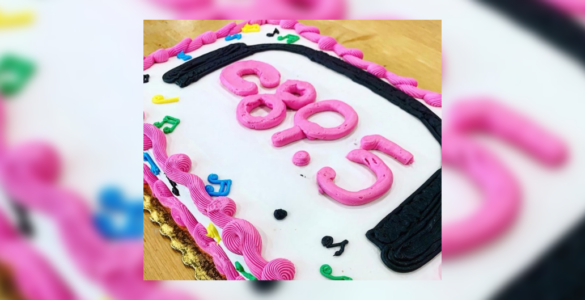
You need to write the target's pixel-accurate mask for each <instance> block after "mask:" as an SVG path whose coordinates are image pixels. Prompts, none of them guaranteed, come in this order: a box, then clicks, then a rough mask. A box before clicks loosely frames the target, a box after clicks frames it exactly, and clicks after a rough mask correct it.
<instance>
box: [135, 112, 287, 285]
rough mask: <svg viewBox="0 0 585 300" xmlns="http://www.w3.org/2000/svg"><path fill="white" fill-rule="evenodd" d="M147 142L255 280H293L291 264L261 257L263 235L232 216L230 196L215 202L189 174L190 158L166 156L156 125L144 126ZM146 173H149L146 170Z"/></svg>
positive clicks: (233, 206)
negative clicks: (243, 262) (186, 189)
mask: <svg viewBox="0 0 585 300" xmlns="http://www.w3.org/2000/svg"><path fill="white" fill-rule="evenodd" d="M147 140H150V142H149V143H148V145H150V144H151V145H152V149H153V154H154V159H155V160H156V162H157V163H158V164H159V166H160V167H161V169H162V170H163V171H164V173H165V174H166V175H167V176H168V177H169V178H170V179H171V180H173V181H175V182H176V183H178V184H181V185H184V186H186V187H187V188H188V189H189V193H190V195H191V199H192V200H193V202H194V203H195V205H196V206H197V209H198V210H199V211H200V212H201V213H202V214H204V215H206V216H208V217H209V218H210V219H211V221H212V222H213V223H214V224H215V225H216V226H218V227H220V228H223V231H222V240H223V242H224V244H225V245H226V247H227V248H228V250H230V251H231V252H233V253H236V254H238V255H243V256H244V261H245V262H246V265H248V267H249V268H250V272H251V273H252V274H253V275H254V276H255V277H256V278H258V279H260V280H292V279H294V274H295V268H294V264H293V263H292V262H290V261H289V260H286V259H282V258H279V259H275V260H272V261H270V262H268V261H266V260H265V259H264V258H263V257H262V255H261V252H262V239H261V237H260V233H259V232H258V230H257V229H256V228H255V227H254V226H253V225H252V224H250V223H249V222H248V221H246V220H242V219H238V218H234V217H233V215H234V213H235V211H236V204H235V202H234V201H233V200H232V199H230V198H228V197H217V198H216V199H215V200H213V199H212V198H211V197H210V196H209V195H208V194H207V192H206V191H205V184H204V182H203V180H201V178H199V177H198V176H197V175H195V174H191V173H189V170H190V169H191V160H190V159H189V157H188V156H187V155H185V154H174V155H171V156H170V157H169V156H167V153H166V143H167V141H166V137H165V135H164V133H163V132H162V131H160V130H159V129H158V128H156V127H155V126H153V125H151V124H147V123H144V141H145V144H144V147H146V146H147V142H146V141H147ZM144 172H145V174H146V169H144ZM145 180H146V179H145ZM167 190H168V189H167ZM163 201H165V200H163ZM208 245H209V244H208Z"/></svg>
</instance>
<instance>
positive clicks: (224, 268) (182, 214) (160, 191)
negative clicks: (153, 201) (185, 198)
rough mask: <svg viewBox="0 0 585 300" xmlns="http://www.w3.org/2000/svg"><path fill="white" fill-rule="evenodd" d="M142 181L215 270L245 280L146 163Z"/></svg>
mask: <svg viewBox="0 0 585 300" xmlns="http://www.w3.org/2000/svg"><path fill="white" fill-rule="evenodd" d="M143 166H144V169H143V174H144V181H145V182H147V183H148V185H149V186H150V187H152V193H153V195H154V196H155V197H156V198H157V199H158V200H159V201H160V203H161V204H162V205H164V206H165V207H167V208H170V209H171V215H172V217H173V220H175V222H176V223H177V224H178V225H179V226H183V227H186V228H187V230H188V231H189V233H190V234H191V236H192V237H193V239H194V240H195V243H197V245H198V246H199V247H201V248H202V249H203V251H205V252H207V253H208V254H209V255H211V257H212V258H213V262H214V264H215V267H216V268H217V270H218V271H219V272H220V273H221V274H223V275H225V277H226V278H227V279H228V280H245V278H244V277H243V276H241V275H240V274H239V273H238V272H237V271H236V268H234V266H233V265H232V263H231V261H230V259H229V258H228V257H227V255H226V254H225V252H224V251H223V249H222V248H221V247H220V246H219V245H217V243H216V242H215V240H214V239H212V238H210V237H208V236H206V234H207V230H206V229H205V227H204V226H203V225H201V223H199V222H197V219H196V218H195V216H193V214H191V212H190V211H189V209H188V208H187V207H186V206H185V205H184V204H183V203H181V201H179V200H178V199H177V198H176V197H175V196H174V195H173V194H172V193H171V191H169V188H168V187H167V186H166V185H165V183H164V182H163V181H162V180H159V179H158V178H157V177H156V176H154V174H152V172H150V168H149V167H148V166H147V165H143Z"/></svg>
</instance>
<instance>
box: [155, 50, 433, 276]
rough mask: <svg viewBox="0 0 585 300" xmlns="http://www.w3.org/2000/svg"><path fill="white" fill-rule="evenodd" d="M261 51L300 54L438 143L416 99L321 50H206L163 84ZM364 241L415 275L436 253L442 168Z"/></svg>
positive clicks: (191, 78) (184, 82) (183, 81)
mask: <svg viewBox="0 0 585 300" xmlns="http://www.w3.org/2000/svg"><path fill="white" fill-rule="evenodd" d="M264 51H287V52H291V53H296V54H300V55H303V56H305V57H307V58H308V59H310V60H311V61H313V62H315V63H318V64H320V65H322V66H324V67H326V68H328V69H330V70H332V71H335V72H337V73H339V74H342V75H344V76H347V77H348V78H350V79H351V80H352V81H354V82H355V83H357V84H360V85H362V86H364V87H366V88H368V89H370V90H371V91H372V92H374V93H376V94H377V95H379V96H381V97H383V98H385V99H386V100H388V101H389V102H391V103H392V104H394V105H396V106H398V107H400V108H401V109H402V110H404V111H405V112H407V113H409V114H411V115H412V116H413V117H415V118H417V119H419V120H420V121H421V122H422V123H423V125H424V126H425V127H426V128H427V129H428V130H429V132H430V133H431V135H432V136H433V137H434V138H435V140H436V141H437V142H438V143H439V144H441V119H440V118H439V117H437V116H436V115H435V114H434V113H433V112H432V111H431V110H430V109H429V108H427V107H426V106H425V105H424V104H422V103H421V102H419V101H418V100H416V99H414V98H412V97H411V96H409V95H407V94H405V93H404V92H402V91H400V90H398V89H396V88H395V87H393V86H392V85H390V84H388V83H387V82H385V81H384V80H381V79H380V78H378V77H376V76H375V75H372V74H370V73H368V72H366V71H364V70H362V69H360V68H358V67H356V66H353V65H351V64H349V63H347V62H345V61H343V60H341V59H339V58H336V57H333V56H331V55H329V54H327V53H324V52H322V51H317V50H313V49H311V48H308V47H305V46H301V45H292V44H261V45H253V46H247V45H246V44H243V43H235V44H230V45H229V46H226V47H223V48H221V49H218V50H215V51H212V52H209V53H207V54H205V55H202V56H200V57H197V58H195V59H192V60H190V61H188V62H186V63H184V64H182V65H180V66H178V67H176V68H174V69H172V70H170V71H169V72H167V73H166V74H164V76H163V80H164V81H165V82H167V83H175V84H177V85H179V86H180V87H186V86H188V85H189V84H191V83H194V82H197V81H198V80H199V79H201V78H203V77H204V76H205V75H207V74H210V73H212V72H214V71H216V70H219V69H221V68H223V67H225V66H227V65H229V64H231V63H233V62H236V61H238V60H241V59H243V58H246V57H248V56H250V55H253V54H255V53H259V52H264ZM366 237H367V238H368V239H369V240H370V241H371V242H373V243H374V244H375V245H376V246H378V247H379V248H380V250H381V251H382V255H381V257H382V261H383V262H384V264H385V265H386V266H388V267H389V268H390V269H392V270H394V271H397V272H410V271H414V270H416V269H418V268H420V267H421V266H423V265H424V264H425V263H427V262H428V261H429V260H431V259H432V258H433V257H435V256H436V255H437V254H439V253H440V252H441V169H439V170H437V171H436V172H435V173H434V174H433V175H432V176H431V177H430V178H429V179H428V180H427V181H426V182H425V183H424V184H423V185H422V186H421V187H419V188H418V189H417V190H416V191H415V192H414V193H413V194H412V195H410V196H409V197H408V198H407V199H406V200H405V201H404V202H403V203H402V204H401V205H400V206H399V207H398V208H396V209H395V210H394V211H392V212H391V213H390V214H388V215H387V216H386V217H385V218H384V219H382V220H381V221H380V222H379V223H378V225H376V227H374V228H373V229H371V230H369V231H368V232H367V233H366Z"/></svg>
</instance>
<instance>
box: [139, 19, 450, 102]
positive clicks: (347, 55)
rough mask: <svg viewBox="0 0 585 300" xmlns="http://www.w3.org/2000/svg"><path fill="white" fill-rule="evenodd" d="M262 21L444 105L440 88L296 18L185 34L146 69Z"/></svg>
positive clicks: (157, 54)
mask: <svg viewBox="0 0 585 300" xmlns="http://www.w3.org/2000/svg"><path fill="white" fill-rule="evenodd" d="M248 23H249V24H259V25H265V24H270V25H279V26H280V27H281V28H283V29H294V30H295V31H296V32H297V34H299V35H300V36H302V37H304V38H306V39H308V40H310V41H312V42H314V43H316V44H318V46H319V49H321V50H326V51H334V52H335V54H337V55H338V56H339V57H341V58H343V60H345V61H346V62H348V63H350V64H352V65H354V66H356V67H359V68H361V69H364V70H366V71H368V72H369V73H371V74H373V75H375V76H376V77H378V78H384V79H386V80H388V82H389V83H391V84H392V85H394V86H395V87H396V88H397V89H399V90H401V91H403V92H405V93H406V94H408V95H409V96H412V97H414V98H419V99H422V100H424V101H425V102H426V103H427V104H428V105H431V106H435V107H441V106H442V95H441V94H439V93H436V92H432V91H428V90H424V89H421V88H419V87H418V82H417V81H416V79H414V78H408V77H402V76H399V75H396V74H394V73H392V72H390V71H388V70H386V69H385V68H384V67H383V66H381V65H378V64H376V63H373V62H370V61H367V60H363V57H364V54H363V52H362V51H361V50H360V49H351V48H345V47H344V46H343V45H341V44H339V43H337V41H336V40H335V39H334V38H332V37H330V36H325V35H321V34H320V31H319V28H317V27H315V26H306V25H303V24H302V23H299V22H298V21H296V20H247V21H244V22H240V23H239V24H236V23H235V22H230V23H228V24H227V25H225V26H223V27H222V28H220V29H219V30H217V31H215V32H214V31H207V32H204V33H202V34H200V35H199V36H197V37H196V38H194V39H191V38H189V37H187V38H184V39H183V40H182V41H180V42H179V43H178V44H176V45H175V46H173V47H170V48H166V49H165V48H161V49H158V50H156V51H154V52H153V53H151V54H149V55H148V56H146V57H143V70H147V69H148V68H150V67H152V66H153V65H154V64H155V63H163V62H166V61H168V60H169V58H170V57H172V56H176V55H177V54H178V53H179V52H181V51H184V52H185V53H188V52H192V51H195V50H197V49H199V48H201V47H202V46H203V45H207V44H211V43H214V42H215V41H216V40H217V39H221V38H224V37H226V36H227V35H231V34H236V33H239V32H241V31H242V27H244V25H246V24H248Z"/></svg>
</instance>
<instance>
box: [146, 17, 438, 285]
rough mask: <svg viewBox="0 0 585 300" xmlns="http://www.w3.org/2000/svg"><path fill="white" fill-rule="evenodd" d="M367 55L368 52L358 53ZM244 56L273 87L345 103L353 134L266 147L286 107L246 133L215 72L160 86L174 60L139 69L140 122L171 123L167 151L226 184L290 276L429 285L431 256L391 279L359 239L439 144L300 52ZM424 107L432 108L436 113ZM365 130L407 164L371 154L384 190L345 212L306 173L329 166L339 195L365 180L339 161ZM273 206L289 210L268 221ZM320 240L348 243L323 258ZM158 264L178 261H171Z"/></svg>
mask: <svg viewBox="0 0 585 300" xmlns="http://www.w3.org/2000/svg"><path fill="white" fill-rule="evenodd" d="M274 27H275V26H270V25H266V26H262V29H261V31H260V32H255V33H243V34H242V39H241V40H239V41H230V42H226V41H225V40H223V39H222V40H217V41H216V42H215V43H213V44H210V45H206V46H204V47H202V48H200V49H198V50H196V51H194V52H191V53H189V55H192V56H193V57H194V58H195V57H197V56H200V55H203V54H205V53H208V52H210V51H213V50H216V49H219V48H221V47H225V46H226V45H228V44H229V43H233V42H243V43H247V44H250V45H251V44H261V43H283V42H279V41H277V40H276V37H272V38H269V37H266V33H268V32H272V31H273V30H274ZM279 30H280V32H281V35H286V34H295V33H294V31H293V30H286V29H280V28H279ZM324 34H326V32H324ZM295 44H301V45H304V46H308V47H310V48H313V49H317V46H316V45H315V44H314V43H313V42H310V41H308V40H306V39H304V38H302V37H301V39H300V40H299V41H298V42H296V43H295ZM329 54H331V53H329ZM333 55H334V54H333ZM367 57H368V53H365V58H366V59H367ZM245 59H246V60H249V59H253V60H258V61H263V62H266V63H269V64H271V65H272V66H274V67H275V68H276V69H277V70H278V71H279V72H280V74H281V83H282V82H284V81H286V80H287V79H294V80H303V81H308V82H310V83H311V84H313V85H314V87H315V89H316V91H317V102H318V101H321V100H326V99H339V100H341V101H344V102H346V103H347V104H349V105H351V106H352V107H353V108H354V109H355V110H356V112H357V113H358V115H359V118H360V121H359V123H358V125H357V127H356V129H355V130H354V131H353V132H352V133H350V134H349V135H348V136H347V137H344V138H341V139H338V140H334V141H310V140H307V139H304V140H301V141H298V142H295V143H292V144H290V145H287V146H284V147H279V148H276V147H274V146H272V143H271V136H272V134H274V133H275V132H278V131H282V130H284V129H286V128H290V127H292V126H293V115H294V113H295V111H292V110H288V111H287V116H286V118H285V120H284V122H282V123H281V124H280V125H278V126H276V127H274V128H271V129H268V130H262V131H258V130H251V129H249V128H246V127H244V126H242V125H241V124H240V123H238V120H237V119H236V117H235V112H236V107H237V104H238V103H239V102H240V100H241V99H242V98H243V97H241V96H237V95H234V94H233V93H231V92H230V91H228V90H226V89H225V88H224V87H223V86H222V85H221V83H220V78H219V74H220V72H221V70H218V71H215V72H213V73H211V74H209V75H207V76H205V77H204V78H203V79H201V80H200V81H198V82H195V83H193V84H191V85H189V86H188V87H185V88H182V89H181V88H179V87H178V86H177V85H174V84H167V83H164V82H163V81H162V75H163V74H164V73H165V72H167V71H169V70H171V69H172V68H174V67H176V66H178V65H180V64H182V63H184V62H183V61H181V60H179V59H177V58H171V59H169V61H168V62H166V63H164V64H155V65H154V66H153V67H151V68H150V69H148V70H146V71H144V74H150V76H151V77H150V78H151V79H150V82H149V83H146V84H144V96H143V103H144V111H145V112H146V119H145V122H147V123H154V122H157V121H161V120H162V119H163V118H164V116H166V115H170V116H173V117H176V118H179V119H180V120H181V124H179V126H177V128H176V129H175V131H174V132H173V133H171V134H168V135H167V143H168V147H167V152H168V153H169V155H170V154H175V153H185V154H187V155H188V156H189V157H190V158H191V160H192V161H193V167H192V169H191V172H193V173H195V174H197V175H198V176H200V177H201V178H204V179H205V178H207V176H208V175H209V174H210V173H216V174H218V175H219V176H220V177H221V178H225V179H231V180H232V181H233V184H232V189H231V192H230V194H229V197H230V198H232V199H234V201H235V202H236V205H237V211H236V214H235V217H238V218H243V219H246V220H248V221H249V222H250V223H252V224H253V225H254V226H256V228H257V229H258V231H259V232H260V234H261V236H262V240H263V250H262V255H263V256H264V257H267V258H276V257H286V258H287V259H290V260H291V261H292V262H293V263H294V264H295V268H296V275H295V279H296V280H306V279H310V280H312V279H314V280H327V279H326V278H324V277H323V276H322V275H321V274H320V273H319V267H320V266H321V265H322V264H325V263H327V264H329V265H331V267H332V268H333V269H334V270H339V272H340V274H339V275H346V276H349V277H352V278H353V279H354V280H364V279H372V280H376V279H381V280H388V279H438V278H437V272H438V268H439V264H440V262H441V255H439V256H437V257H436V258H434V259H433V260H431V261H430V262H429V263H428V264H426V265H425V266H423V267H422V268H420V269H419V270H417V271H415V272H412V273H407V274H400V273H396V272H394V271H392V270H390V269H388V268H387V267H386V266H385V265H384V264H383V263H382V261H381V259H380V250H379V249H378V248H377V247H376V246H375V245H374V244H373V243H371V242H370V241H369V240H368V239H367V238H366V236H365V233H366V231H367V230H369V229H371V228H373V227H374V226H375V225H376V224H377V223H378V222H379V221H381V220H382V218H383V217H385V216H386V215H387V214H388V213H390V212H391V211H392V210H393V209H395V208H396V207H397V206H398V205H399V204H400V203H401V202H402V201H404V200H405V199H406V198H407V197H408V196H409V195H410V194H412V193H413V192H414V191H415V190H416V189H417V188H418V187H419V186H420V185H421V184H422V183H423V182H424V181H425V180H426V179H427V178H428V177H429V176H430V175H432V174H433V173H434V172H435V171H436V170H437V169H438V168H440V166H441V148H440V145H439V144H438V143H437V142H436V141H435V140H434V139H433V137H432V136H431V134H430V133H429V131H428V130H427V129H426V128H425V127H424V126H423V124H422V123H421V122H420V121H419V120H418V119H416V118H414V117H412V116H411V115H409V114H408V113H406V112H404V111H403V110H401V109H400V108H398V107H397V106H395V105H393V104H391V103H389V102H388V101H387V100H386V99H384V98H382V97H380V96H378V95H376V94H374V93H373V92H371V91H370V90H368V89H367V88H365V87H363V86H360V85H358V84H356V83H354V82H353V81H351V80H350V79H349V78H347V77H345V76H344V75H341V74H338V73H335V72H333V71H331V70H329V69H327V68H325V67H323V66H321V65H318V64H315V63H313V62H311V61H310V60H308V59H307V58H306V57H304V56H300V55H296V54H292V53H288V52H283V51H271V52H264V53H258V54H254V55H252V56H250V57H247V58H245ZM245 79H246V80H250V81H252V82H255V83H256V84H258V92H259V93H270V94H273V93H275V91H276V88H270V89H267V88H264V87H262V86H261V85H260V84H259V81H258V78H257V77H255V76H247V77H246V78H245ZM156 94H162V95H165V97H169V98H172V97H180V99H181V101H180V102H177V103H170V104H165V105H156V104H153V103H152V102H151V99H152V96H154V95H156ZM432 110H433V111H435V112H436V111H440V109H436V108H432ZM267 112H268V110H266V111H265V112H264V113H263V115H265V114H266V113H267ZM252 115H257V112H252ZM309 119H310V120H311V121H313V122H317V123H319V124H320V125H322V126H323V127H333V126H335V125H338V124H341V123H342V122H343V117H342V116H340V115H337V114H336V113H331V112H326V113H320V114H317V115H315V116H312V117H310V118H309ZM371 134H380V135H383V136H385V137H387V138H389V139H391V140H392V141H394V142H396V143H398V144H399V145H401V146H402V147H404V148H405V149H408V150H409V151H410V152H411V153H412V154H413V155H414V156H415V157H416V161H415V162H414V163H413V164H412V165H409V166H404V165H402V164H400V163H399V162H397V161H396V160H394V159H392V158H391V157H388V156H385V155H381V156H380V159H382V160H383V161H384V162H385V163H386V164H387V165H388V166H389V167H390V168H391V169H392V172H393V173H394V183H393V186H392V189H391V190H390V192H388V193H386V194H385V195H383V196H382V197H381V199H380V200H379V201H374V202H372V203H369V204H366V205H363V206H360V207H348V206H345V205H342V204H339V203H337V201H335V200H333V199H331V198H328V197H327V196H325V195H321V194H319V191H318V187H317V183H316V174H317V171H318V170H319V169H321V168H322V167H324V166H330V167H332V168H334V169H335V171H336V172H337V175H338V176H337V178H336V181H335V183H336V184H337V185H338V186H340V187H343V188H344V189H346V190H350V191H357V190H360V189H363V188H366V187H369V186H370V185H372V183H374V181H375V180H376V177H375V175H374V174H373V173H372V172H371V171H370V170H369V169H368V168H366V167H364V166H362V165H359V164H355V163H352V162H350V161H348V160H347V159H346V158H345V156H346V155H347V153H348V152H350V151H351V150H353V149H359V147H360V139H361V138H362V137H363V136H366V135H371ZM299 150H306V151H308V152H309V153H310V154H311V163H310V164H309V165H308V166H305V167H303V168H299V167H297V166H295V165H293V164H291V162H290V160H291V157H292V156H293V155H294V153H295V152H297V151H299ZM301 175H303V176H301ZM159 178H161V179H163V181H164V182H165V183H167V185H168V186H169V187H170V184H168V181H167V180H166V178H165V177H164V174H162V173H161V175H160V176H159ZM179 191H180V194H181V196H180V197H178V198H179V200H181V201H182V202H183V203H184V204H185V205H186V206H187V207H188V208H189V210H190V211H191V212H192V213H193V214H194V215H195V217H196V218H197V220H199V221H200V222H201V223H202V224H205V225H207V224H208V223H209V222H210V221H209V218H208V217H206V216H203V215H202V214H201V213H200V212H199V211H198V210H197V208H196V206H195V204H194V203H193V202H192V201H191V199H190V197H189V194H188V193H189V192H188V190H187V189H186V188H185V187H183V186H179ZM278 208H282V209H285V210H286V211H288V213H289V214H288V217H287V218H286V219H285V220H284V221H280V222H277V221H276V220H275V219H274V217H273V212H274V210H275V209H278ZM348 220H351V221H348ZM218 231H220V232H221V229H219V228H218ZM326 235H330V236H332V237H333V238H334V239H335V240H338V239H339V240H343V239H347V240H349V241H350V243H349V245H348V246H347V247H346V249H345V252H344V254H343V255H342V256H340V257H333V256H332V255H333V253H332V251H329V250H328V249H326V248H324V247H323V246H322V245H321V239H322V238H323V236H326ZM220 245H221V246H222V247H224V250H226V251H225V252H226V254H227V255H228V257H229V258H230V259H231V260H232V262H235V261H239V262H240V263H242V265H243V266H244V268H245V269H246V270H248V269H249V268H248V267H247V266H246V265H245V263H244V260H243V257H242V256H239V255H236V254H233V253H231V252H230V251H227V249H226V248H225V246H224V245H223V242H221V243H220ZM169 251H171V250H170V249H169ZM168 263H169V264H177V265H178V264H180V263H181V262H179V261H169V262H168ZM342 271H343V272H342Z"/></svg>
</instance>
